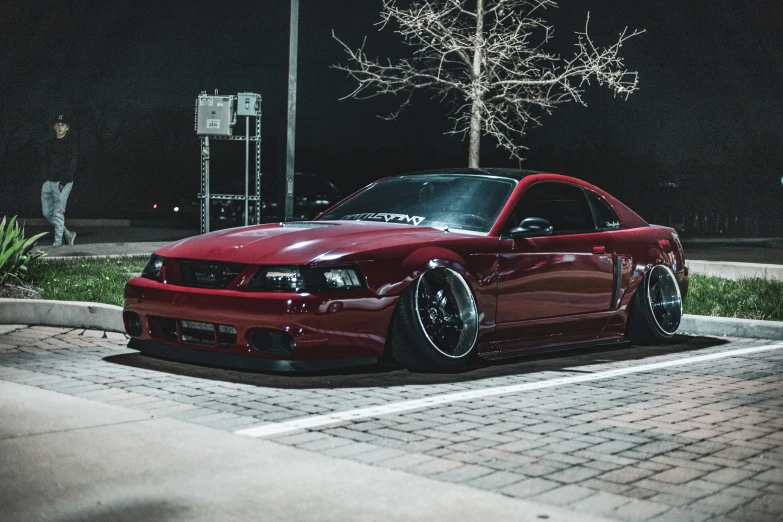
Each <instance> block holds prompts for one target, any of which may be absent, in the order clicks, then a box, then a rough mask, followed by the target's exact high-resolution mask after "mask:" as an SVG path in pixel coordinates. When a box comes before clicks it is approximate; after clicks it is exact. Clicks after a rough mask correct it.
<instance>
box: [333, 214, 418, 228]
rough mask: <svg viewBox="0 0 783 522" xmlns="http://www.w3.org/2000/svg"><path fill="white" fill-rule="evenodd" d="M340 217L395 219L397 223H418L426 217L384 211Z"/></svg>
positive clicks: (379, 219)
mask: <svg viewBox="0 0 783 522" xmlns="http://www.w3.org/2000/svg"><path fill="white" fill-rule="evenodd" d="M342 219H352V220H366V221H385V222H387V223H389V222H392V221H396V222H398V223H413V224H414V225H419V224H420V223H421V222H422V221H424V220H425V219H427V218H424V217H421V216H409V215H408V214H391V213H386V212H371V213H368V214H348V215H347V216H343V217H342Z"/></svg>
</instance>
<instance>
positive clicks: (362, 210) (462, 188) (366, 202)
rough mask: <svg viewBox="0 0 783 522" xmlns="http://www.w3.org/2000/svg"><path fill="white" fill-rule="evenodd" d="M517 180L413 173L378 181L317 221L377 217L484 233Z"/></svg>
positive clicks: (378, 218) (410, 223)
mask: <svg viewBox="0 0 783 522" xmlns="http://www.w3.org/2000/svg"><path fill="white" fill-rule="evenodd" d="M515 185H516V181H515V180H513V179H509V178H496V177H491V176H481V175H472V174H416V175H410V176H398V177H394V178H387V179H384V180H381V181H377V182H375V183H373V184H372V185H369V186H368V187H366V188H365V189H363V190H362V191H360V192H358V193H356V194H354V195H353V196H351V197H350V198H348V199H346V200H345V201H343V202H342V203H340V204H338V205H337V206H336V207H334V208H333V209H331V210H330V211H329V212H327V213H326V214H324V215H322V216H321V217H320V218H319V219H330V220H352V221H381V222H388V223H403V224H407V225H413V226H426V227H449V228H452V229H459V230H467V231H472V232H483V233H486V232H489V229H490V228H492V225H493V224H494V223H495V220H496V219H497V217H498V214H500V211H501V210H502V209H503V205H504V204H505V203H506V201H507V200H508V197H509V195H510V194H511V191H512V190H514V186H515Z"/></svg>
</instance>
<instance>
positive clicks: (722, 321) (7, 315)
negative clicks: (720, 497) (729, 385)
mask: <svg viewBox="0 0 783 522" xmlns="http://www.w3.org/2000/svg"><path fill="white" fill-rule="evenodd" d="M0 324H26V325H43V326H63V327H69V328H88V329H90V330H104V331H109V332H119V333H125V325H124V324H123V322H122V307H119V306H114V305H108V304H102V303H82V302H78V301H49V300H44V299H6V298H2V299H0ZM677 331H678V333H687V334H692V335H710V336H718V337H725V336H728V337H747V338H753V339H772V340H781V339H783V321H757V320H753V319H734V318H731V317H708V316H704V315H688V314H686V315H684V316H683V318H682V321H681V322H680V328H679V329H678V330H677Z"/></svg>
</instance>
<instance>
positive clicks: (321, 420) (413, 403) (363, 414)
mask: <svg viewBox="0 0 783 522" xmlns="http://www.w3.org/2000/svg"><path fill="white" fill-rule="evenodd" d="M780 348H783V343H778V344H770V345H766V346H754V347H751V348H741V349H739V350H729V351H725V352H718V353H711V354H707V355H697V356H694V357H685V358H680V359H672V360H668V361H662V362H658V363H651V364H642V365H639V366H630V367H627V368H617V369H614V370H607V371H604V372H597V373H592V374H584V375H575V376H572V377H562V378H559V379H550V380H547V381H537V382H527V383H523V384H512V385H510V386H498V387H495V388H483V389H479V390H469V391H464V392H456V393H445V394H442V395H433V396H431V397H425V398H423V399H412V400H409V401H400V402H392V403H389V404H384V405H381V406H370V407H369V408H359V409H355V410H348V411H338V412H334V413H329V414H326V415H313V416H310V417H302V418H299V419H293V420H290V421H285V422H276V423H272V424H264V425H261V426H256V427H254V428H245V429H241V430H237V431H235V432H234V433H236V434H237V435H246V436H248V437H269V436H272V435H280V434H283V433H288V432H291V431H296V430H301V429H311V428H320V427H322V426H328V425H329V424H337V423H338V422H343V421H351V420H358V419H366V418H368V417H380V416H382V415H388V414H390V413H400V412H404V411H411V410H418V409H422V408H428V407H431V406H438V405H441V404H447V403H450V402H457V401H467V400H473V399H480V398H483V397H491V396H494V395H508V394H512V393H518V392H523V391H530V390H541V389H544V388H552V387H555V386H564V385H567V384H578V383H582V382H589V381H598V380H601V379H611V378H613V377H620V376H622V375H629V374H633V373H642V372H649V371H652V370H660V369H662V368H671V367H673V366H684V365H687V364H696V363H700V362H706V361H714V360H716V359H724V358H727V357H737V356H741V355H749V354H753V353H759V352H766V351H770V350H779V349H780Z"/></svg>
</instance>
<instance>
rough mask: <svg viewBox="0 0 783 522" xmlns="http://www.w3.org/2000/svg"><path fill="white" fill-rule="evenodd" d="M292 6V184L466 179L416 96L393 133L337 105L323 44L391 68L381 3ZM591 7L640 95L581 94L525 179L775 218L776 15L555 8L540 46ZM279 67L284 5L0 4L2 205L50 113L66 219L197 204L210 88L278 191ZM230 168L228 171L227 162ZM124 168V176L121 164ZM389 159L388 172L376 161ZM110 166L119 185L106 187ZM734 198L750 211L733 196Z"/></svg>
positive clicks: (367, 105)
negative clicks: (240, 126)
mask: <svg viewBox="0 0 783 522" xmlns="http://www.w3.org/2000/svg"><path fill="white" fill-rule="evenodd" d="M300 1H301V5H300V40H299V83H298V118H297V138H298V140H297V170H298V171H309V172H316V173H318V174H321V175H324V176H326V177H328V178H330V179H332V180H333V181H335V182H336V183H338V186H339V187H340V188H341V189H343V190H344V191H347V190H351V189H354V188H356V186H360V185H362V184H364V183H366V182H367V181H370V180H371V179H373V178H377V177H380V176H381V175H387V174H390V173H392V172H387V171H388V170H390V169H394V168H399V169H403V170H411V169H418V168H431V167H435V166H443V167H452V166H462V165H466V164H467V144H466V143H462V142H460V141H459V138H457V137H446V136H442V133H443V131H444V130H447V129H448V128H449V124H450V123H449V121H448V119H447V118H446V117H445V109H444V107H443V106H441V105H439V104H438V102H437V101H435V100H431V99H429V97H428V96H427V95H420V96H417V97H415V98H414V104H413V106H412V107H410V108H408V109H407V110H406V111H405V112H403V114H402V116H401V117H400V119H399V120H398V121H395V122H388V121H384V120H381V119H380V118H378V117H377V115H378V114H386V113H388V112H390V111H391V110H392V109H394V108H395V106H396V105H395V100H393V99H384V98H381V99H376V100H372V101H361V100H344V101H338V98H340V97H341V96H343V95H345V94H347V93H349V92H350V91H351V90H352V88H353V87H354V84H353V83H352V81H351V80H350V79H348V78H346V77H345V76H344V75H343V73H340V72H339V71H336V70H334V69H331V68H330V65H331V64H334V63H336V62H340V61H344V60H343V56H342V50H341V48H340V46H339V44H338V43H337V42H335V41H334V40H332V38H331V31H332V30H334V31H335V32H336V33H337V35H338V36H339V37H340V38H341V39H342V40H343V41H345V42H347V43H349V44H351V45H353V46H358V45H360V43H361V41H362V38H363V37H364V36H365V35H366V36H367V37H368V42H367V47H366V49H367V52H368V54H369V55H371V56H382V57H386V56H389V57H392V58H394V57H399V56H403V55H404V53H405V48H404V47H403V46H402V45H400V44H399V42H398V40H397V38H396V36H395V35H394V34H393V33H392V31H390V30H389V29H386V30H384V31H382V32H380V33H379V32H378V30H377V28H376V27H375V26H374V24H375V22H377V21H378V20H379V12H380V7H381V2H380V1H379V0H340V1H339V2H338V1H331V2H327V1H323V0H321V1H317V0H300ZM403 3H404V2H403ZM588 10H589V11H590V14H591V22H590V32H591V34H592V36H593V38H594V40H596V41H597V42H598V43H605V44H610V43H612V42H613V39H614V38H615V36H616V34H617V33H618V32H619V31H621V30H622V29H623V28H624V27H626V26H628V27H629V28H631V29H634V28H639V29H645V30H646V33H645V34H643V35H641V36H639V37H637V38H634V39H632V40H631V41H629V42H628V43H627V45H626V46H625V47H624V48H623V54H624V56H625V60H626V64H627V65H628V67H629V69H632V70H637V71H638V72H639V78H640V90H639V92H637V93H635V94H634V95H632V96H631V97H630V99H629V100H628V101H623V100H621V99H613V97H612V95H611V93H610V92H609V91H608V90H605V89H601V88H599V87H594V88H592V89H590V90H589V91H588V93H587V94H586V96H585V100H586V101H587V103H588V107H581V106H578V105H576V104H571V105H568V106H563V107H560V108H559V109H557V110H556V111H555V113H554V115H553V116H551V117H545V118H544V120H543V126H542V127H539V128H533V129H531V130H530V132H529V133H528V135H527V136H526V137H525V138H524V139H523V143H524V144H525V145H526V146H528V147H529V148H530V153H529V159H528V161H526V162H525V163H524V164H523V167H527V168H540V169H545V170H557V171H560V172H563V173H566V174H569V175H574V176H577V177H583V178H586V179H589V180H592V181H595V182H597V183H598V182H600V184H602V186H604V187H605V188H607V189H608V190H610V192H612V191H613V192H615V193H619V194H618V195H620V196H621V197H624V198H625V199H630V200H631V201H629V203H631V204H636V205H641V206H642V207H644V206H645V204H646V203H649V202H645V201H644V198H642V197H641V196H639V194H638V193H635V191H634V190H635V189H633V187H642V186H643V185H644V184H643V183H642V182H641V181H640V178H643V179H646V180H653V181H650V182H649V183H651V184H652V186H657V185H656V183H659V182H660V181H665V180H669V179H676V180H677V182H678V183H679V184H680V185H681V186H686V187H687V188H688V192H689V193H690V197H691V198H695V199H693V200H692V201H691V202H692V203H693V205H694V206H709V205H713V206H715V207H716V208H718V207H720V206H723V207H726V208H728V206H732V208H734V207H736V208H741V209H746V208H749V207H751V206H753V205H752V203H753V201H754V198H756V197H761V198H765V199H763V202H764V205H763V206H764V207H765V208H770V209H771V210H770V211H769V212H768V213H767V214H768V215H773V214H774V212H778V210H774V212H773V209H772V207H775V209H777V208H778V207H779V203H778V201H779V200H780V198H781V197H783V187H781V184H780V177H781V176H782V175H783V168H781V167H780V162H781V161H783V104H782V102H781V95H780V92H781V89H782V88H783V48H782V47H781V45H780V44H781V37H780V36H779V28H780V27H783V3H782V2H780V1H778V0H756V1H754V2H742V1H738V0H689V1H688V2H674V1H665V2H637V1H630V0H626V1H620V0H601V1H599V0H562V1H561V2H560V7H559V9H557V10H555V11H551V12H549V14H547V16H546V17H547V19H548V20H549V21H551V22H552V23H553V25H555V27H556V33H555V41H554V42H553V44H554V46H553V49H555V50H557V51H558V52H561V53H562V54H563V55H564V56H568V55H569V53H570V52H571V49H572V45H573V42H574V41H575V36H574V34H573V33H574V31H577V30H580V29H581V28H582V26H583V22H584V19H585V16H586V13H587V12H588ZM287 64H288V2H287V1H285V0H275V1H271V0H269V1H263V0H261V1H259V0H256V1H253V2H249V1H248V2H245V1H237V2H230V3H229V2H214V1H202V0H195V1H187V2H171V1H160V2H155V3H150V2H133V1H97V0H96V1H79V0H71V1H67V2H66V1H60V2H55V1H45V0H44V1H34V0H33V1H29V2H11V1H9V0H5V1H3V2H2V3H0V71H2V78H3V87H4V88H3V91H4V96H3V97H2V99H1V100H0V118H2V119H1V120H0V123H2V131H0V167H1V168H2V172H0V176H1V177H0V179H2V180H3V185H4V186H5V185H7V184H11V185H13V186H18V187H19V189H18V191H17V194H18V193H20V192H21V193H23V194H27V193H28V192H29V193H30V194H36V190H30V189H28V188H25V187H22V186H21V185H24V184H25V182H26V181H32V185H36V183H35V182H37V174H35V173H30V172H29V170H31V169H32V167H33V165H34V156H35V147H34V144H35V142H36V141H38V140H40V139H41V138H42V137H43V136H45V135H46V133H48V132H50V125H49V123H50V121H51V118H52V116H53V115H55V114H56V113H57V112H59V111H62V110H64V111H67V112H68V113H69V114H71V115H72V117H73V118H75V120H76V121H75V124H74V130H75V132H76V133H78V134H79V136H80V143H81V146H82V155H83V159H84V160H85V165H87V164H89V165H90V167H89V168H86V169H85V172H84V173H83V175H82V176H81V178H82V180H84V181H83V182H84V186H85V188H83V189H80V188H79V187H78V186H76V185H75V188H74V199H75V210H74V212H76V213H77V214H90V213H101V212H103V211H104V210H105V209H102V208H101V207H100V206H98V207H96V206H95V205H93V203H94V202H95V200H96V199H100V196H101V194H103V192H97V191H98V189H100V191H105V190H112V189H114V190H121V191H124V192H126V193H127V192H128V191H129V190H132V189H131V188H129V187H132V186H133V184H134V183H136V182H140V181H141V182H145V183H146V182H147V181H148V178H150V176H151V174H150V173H151V172H155V173H156V179H158V180H160V179H161V177H164V178H165V177H170V178H171V180H175V182H172V183H167V182H166V181H160V182H159V183H158V185H160V186H161V187H165V188H166V190H178V191H180V192H183V193H195V192H197V191H198V140H197V138H196V135H195V132H194V131H193V127H192V121H193V106H194V101H195V98H196V96H197V95H198V93H199V92H201V91H202V90H206V91H209V92H212V90H213V89H216V88H217V89H219V90H220V93H221V94H236V93H237V92H242V91H250V92H260V93H261V94H262V96H263V135H264V158H263V170H264V173H265V175H266V176H276V175H277V173H278V172H279V170H280V167H281V165H282V162H281V161H280V159H281V149H282V139H283V137H284V125H285V120H284V115H285V108H286V83H287ZM145 140H146V141H145ZM106 142H110V144H109V145H107V143H106ZM107 147H108V149H112V150H113V151H114V152H112V153H110V152H107V150H108V149H107ZM406 151H409V154H407V155H406ZM482 153H483V154H482V164H483V165H485V166H516V162H515V161H512V160H510V159H509V158H508V155H507V154H506V153H505V152H503V151H498V150H496V149H495V147H494V143H493V142H492V141H486V142H484V143H483V145H482ZM226 154H234V155H236V156H242V158H240V159H243V154H242V153H241V151H240V150H236V151H235V152H233V153H232V152H231V151H226ZM129 155H130V156H133V157H134V159H133V161H130V160H129V161H125V158H128V157H129ZM401 155H402V156H404V157H403V158H402V159H401V158H400V156H401ZM136 156H138V158H136ZM392 156H393V157H394V158H395V160H394V161H393V162H392V163H391V164H390V163H389V161H388V160H387V159H386V158H388V157H392ZM99 157H100V158H99ZM112 157H113V158H115V159H114V160H112V159H111V158H112ZM118 157H119V158H123V159H121V160H118V159H117V158H118ZM113 161H114V162H115V163H116V168H117V169H118V171H117V172H118V173H119V172H120V171H122V173H121V174H115V173H114V172H113V168H114V166H115V165H114V163H113ZM129 162H130V163H131V164H133V165H135V167H134V169H133V170H132V171H128V170H127V169H128V167H127V164H128V163H129ZM231 168H233V167H226V169H227V170H230V169H231ZM123 169H125V170H123ZM141 171H144V172H143V173H142V172H141ZM134 172H136V173H138V174H134ZM107 177H108V178H109V179H110V180H112V179H113V180H114V181H115V182H116V183H108V182H107V181H106V178H107ZM77 182H78V181H77ZM716 183H717V184H718V185H719V186H721V187H724V188H726V190H725V192H726V193H725V194H724V195H722V196H721V195H719V196H715V198H713V199H710V198H708V197H706V196H705V197H704V198H702V197H700V196H695V195H694V194H695V193H699V191H703V192H704V193H705V194H706V193H709V192H713V191H715V187H716ZM87 185H91V187H92V188H91V189H90V190H88V189H87ZM156 186H157V185H156ZM147 190H150V191H154V190H155V187H152V186H149V187H148V189H147ZM738 190H740V191H742V190H744V191H746V192H747V193H748V194H751V195H749V196H747V197H745V198H742V197H739V198H738V196H737V194H736V192H737V191H738ZM694 191H696V192H694ZM3 192H4V193H8V192H11V193H13V192H14V191H13V190H11V191H5V190H4V191H3ZM80 192H81V195H80V196H79V193H80ZM30 197H33V198H34V199H35V196H34V195H33V196H30ZM678 197H682V196H678ZM4 198H5V199H0V204H2V206H3V207H6V206H7V207H6V208H10V211H12V212H14V211H17V209H18V212H23V213H28V212H29V213H31V214H32V213H34V212H35V208H37V207H36V206H35V205H28V206H26V205H25V203H22V202H20V201H19V199H20V198H18V197H16V198H9V197H8V196H4ZM21 199H28V197H27V196H25V197H24V198H21ZM108 199H111V198H108ZM708 200H709V203H707V201H708ZM688 201H689V200H688V199H685V200H683V203H688ZM35 203H37V200H36V201H35ZM134 204H135V203H134ZM6 208H2V207H0V210H6ZM114 210H115V213H116V208H115V209H114ZM774 215H777V214H774Z"/></svg>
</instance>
